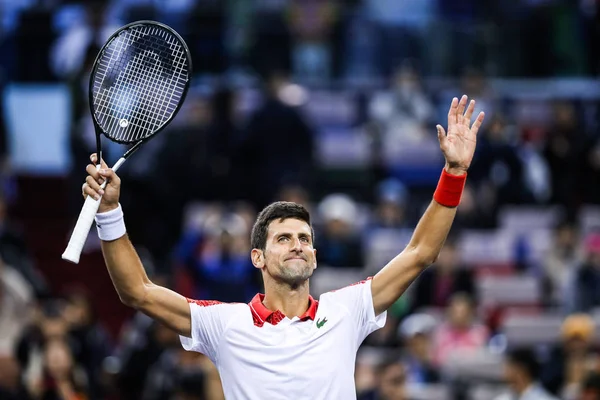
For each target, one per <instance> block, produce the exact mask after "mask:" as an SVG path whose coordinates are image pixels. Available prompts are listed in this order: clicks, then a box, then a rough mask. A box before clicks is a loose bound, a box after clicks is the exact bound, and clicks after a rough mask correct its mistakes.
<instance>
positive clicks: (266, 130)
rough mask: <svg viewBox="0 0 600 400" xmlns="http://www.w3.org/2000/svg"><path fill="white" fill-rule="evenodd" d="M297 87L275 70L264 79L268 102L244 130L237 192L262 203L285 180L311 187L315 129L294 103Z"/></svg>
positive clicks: (239, 159) (245, 197)
mask: <svg viewBox="0 0 600 400" xmlns="http://www.w3.org/2000/svg"><path fill="white" fill-rule="evenodd" d="M295 88H296V87H295V86H293V85H291V84H290V82H289V80H288V77H287V75H286V74H284V73H280V72H277V71H275V70H272V71H271V73H270V75H269V76H268V78H267V81H266V82H265V96H266V99H265V101H264V103H263V104H262V105H261V106H260V107H259V108H258V109H257V110H256V111H255V113H254V114H253V115H252V116H251V117H250V121H249V123H248V125H247V126H246V128H245V130H244V132H243V133H242V139H241V144H240V147H239V149H238V153H237V155H236V156H235V157H234V160H236V171H237V177H236V182H239V183H240V184H239V187H238V192H237V195H238V198H241V199H244V200H249V201H251V202H252V203H253V206H254V207H255V208H257V209H262V208H263V207H264V206H266V205H267V204H268V203H269V202H270V201H271V200H272V199H273V197H274V196H275V194H276V193H277V190H279V188H280V187H281V186H282V185H284V184H299V185H302V186H303V187H306V188H310V181H311V174H312V169H313V166H314V164H313V147H314V138H313V130H312V128H311V127H310V126H309V124H308V123H307V121H306V120H305V118H304V117H303V116H302V115H301V114H300V112H299V110H298V108H297V107H296V105H295V104H297V103H296V102H297V101H299V98H296V96H295V94H296V93H297V91H296V89H295Z"/></svg>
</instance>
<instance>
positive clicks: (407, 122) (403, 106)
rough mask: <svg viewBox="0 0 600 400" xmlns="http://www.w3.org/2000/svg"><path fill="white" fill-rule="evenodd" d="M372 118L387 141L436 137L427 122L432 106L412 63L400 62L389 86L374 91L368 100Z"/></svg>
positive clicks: (404, 142)
mask: <svg viewBox="0 0 600 400" xmlns="http://www.w3.org/2000/svg"><path fill="white" fill-rule="evenodd" d="M369 114H370V117H371V119H372V120H373V121H374V122H375V123H376V124H377V125H378V127H379V130H380V131H381V132H382V134H383V136H384V137H385V139H384V140H385V141H386V142H388V143H396V142H398V141H399V142H401V143H402V144H404V145H406V143H418V142H422V141H431V140H434V139H435V138H434V137H433V136H432V135H430V134H429V129H430V128H429V126H428V124H429V123H430V122H431V119H432V118H433V117H434V107H433V104H432V102H431V99H430V98H429V95H428V94H427V92H426V91H425V88H424V87H423V84H422V82H421V77H420V75H419V73H418V71H417V69H416V67H415V66H413V65H411V64H409V63H403V64H402V65H401V66H400V67H398V68H397V70H396V71H395V73H394V76H393V80H392V90H391V91H386V92H381V93H378V94H376V95H375V96H374V97H373V100H371V103H370V104H369Z"/></svg>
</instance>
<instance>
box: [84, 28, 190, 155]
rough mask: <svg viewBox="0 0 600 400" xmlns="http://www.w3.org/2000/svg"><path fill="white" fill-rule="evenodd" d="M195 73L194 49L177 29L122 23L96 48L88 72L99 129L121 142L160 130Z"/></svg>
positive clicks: (92, 108) (92, 109) (178, 106)
mask: <svg viewBox="0 0 600 400" xmlns="http://www.w3.org/2000/svg"><path fill="white" fill-rule="evenodd" d="M191 77H192V57H191V53H190V50H189V48H188V46H187V44H186V43H185V41H184V40H183V38H182V37H181V36H180V35H179V34H178V33H177V32H176V31H175V30H174V29H172V28H171V27H169V26H168V25H165V24H162V23H160V22H157V21H150V20H142V21H136V22H132V23H129V24H127V25H125V26H123V27H121V28H119V29H118V30H117V31H116V32H115V33H113V34H112V35H111V36H110V38H109V39H108V40H107V41H106V43H105V44H104V46H103V47H102V48H101V49H100V51H99V52H98V55H97V56H96V59H95V61H94V64H93V68H92V71H91V74H90V81H89V106H90V112H91V114H92V118H93V121H94V125H95V126H96V128H97V129H96V131H97V133H102V134H104V136H106V137H107V138H108V139H110V140H112V141H114V142H117V143H122V144H132V143H137V142H142V141H145V140H147V139H149V138H150V137H152V136H154V135H156V134H157V133H159V132H160V131H161V130H162V129H164V128H165V126H167V125H168V124H169V123H170V122H171V121H172V120H173V118H174V117H175V116H176V115H177V113H178V112H179V110H180V109H181V106H182V105H183V102H184V100H185V97H186V95H187V92H188V89H189V86H190V82H191ZM98 137H99V135H98ZM98 140H99V139H98Z"/></svg>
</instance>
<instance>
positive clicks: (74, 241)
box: [62, 196, 102, 264]
mask: <svg viewBox="0 0 600 400" xmlns="http://www.w3.org/2000/svg"><path fill="white" fill-rule="evenodd" d="M100 201H102V198H100V199H98V200H95V199H94V198H93V197H92V196H88V197H87V198H86V199H85V203H84V204H83V207H82V209H81V212H80V213H79V218H78V219H77V223H76V224H75V228H74V229H73V233H72V234H71V239H70V240H69V244H68V245H67V248H66V250H65V251H64V253H63V254H62V259H63V260H67V261H70V262H72V263H75V264H78V263H79V257H80V256H81V251H82V250H83V246H84V245H85V241H86V240H87V237H88V234H89V233H90V228H91V227H92V223H93V222H94V218H95V217H96V213H97V212H98V207H100Z"/></svg>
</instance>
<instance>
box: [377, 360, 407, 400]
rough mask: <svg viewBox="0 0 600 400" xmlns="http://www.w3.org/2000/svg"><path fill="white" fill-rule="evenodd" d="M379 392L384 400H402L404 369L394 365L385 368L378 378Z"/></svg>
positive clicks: (403, 395) (403, 397) (404, 379)
mask: <svg viewBox="0 0 600 400" xmlns="http://www.w3.org/2000/svg"><path fill="white" fill-rule="evenodd" d="M380 379H381V380H380V383H379V392H380V394H381V397H382V398H383V399H385V400H404V399H405V398H406V397H405V386H404V384H405V381H406V375H405V371H404V367H403V366H402V365H400V364H394V365H390V366H389V367H387V368H386V369H385V370H384V371H383V373H382V374H381V377H380Z"/></svg>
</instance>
